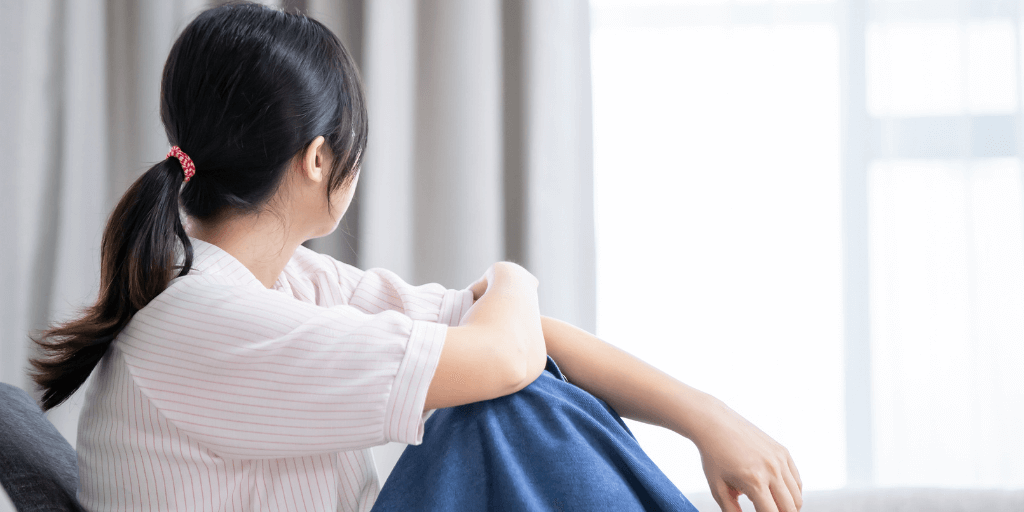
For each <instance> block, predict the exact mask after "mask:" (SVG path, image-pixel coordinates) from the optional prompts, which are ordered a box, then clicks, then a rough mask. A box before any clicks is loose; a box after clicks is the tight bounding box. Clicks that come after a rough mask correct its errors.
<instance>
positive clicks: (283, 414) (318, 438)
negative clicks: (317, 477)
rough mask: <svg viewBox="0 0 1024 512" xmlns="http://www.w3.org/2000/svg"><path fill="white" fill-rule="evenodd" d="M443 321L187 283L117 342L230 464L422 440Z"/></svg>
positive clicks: (174, 413)
mask: <svg viewBox="0 0 1024 512" xmlns="http://www.w3.org/2000/svg"><path fill="white" fill-rule="evenodd" d="M446 329H447V325H445V324H442V323H434V322H428V321H423V320H415V319H412V318H410V317H408V316H405V315H403V314H401V313H399V312H396V311H391V310H386V311H381V312H379V313H375V314H369V313H366V312H365V311H362V310H360V309H358V308H356V307H353V306H351V305H338V306H333V307H322V306H317V305H314V304H309V303H304V302H302V301H299V300H295V299H294V298H291V297H288V296H287V295H285V294H282V293H279V292H276V291H273V290H266V289H260V288H258V287H250V286H238V285H237V284H233V283H228V282H218V280H217V279H216V278H209V277H197V278H189V277H186V278H182V279H180V280H178V281H176V282H175V284H174V285H172V286H171V287H170V288H168V289H167V290H165V291H164V293H162V294H161V295H160V296H158V297H157V298H156V299H154V300H153V302H151V303H150V304H149V305H147V306H146V307H145V308H143V309H142V310H141V311H139V312H138V313H137V314H136V316H135V317H133V319H132V321H131V322H130V323H129V325H128V327H127V328H126V329H125V330H124V331H122V333H121V334H120V335H119V336H118V339H117V342H116V343H115V345H114V346H115V348H116V349H117V350H118V351H119V352H120V353H121V354H122V355H123V357H124V361H125V364H126V365H127V367H128V369H129V373H130V375H131V376H132V378H133V380H134V383H135V385H137V386H138V387H139V388H140V389H141V390H142V392H143V394H144V395H145V396H146V397H147V398H148V399H149V400H150V401H151V402H152V403H153V405H154V406H155V407H156V408H157V409H158V410H159V411H160V414H162V415H164V416H165V417H166V418H167V419H168V420H169V422H170V423H171V424H173V425H174V426H175V427H176V428H178V429H180V430H182V431H183V432H184V433H186V434H187V435H188V436H190V437H193V438H194V439H195V440H196V441H197V442H199V443H201V444H203V445H205V446H207V447H208V448H209V449H210V450H212V451H214V452H215V453H217V454H218V455H220V456H223V457H226V458H275V457H295V456H306V455H311V454H317V453H327V452H338V451H347V450H354V449H361V448H366V447H370V446H376V445H380V444H384V443H386V442H390V441H396V442H400V443H406V444H420V443H421V442H422V440H423V423H424V420H425V415H424V404H425V402H426V394H427V389H428V388H429V385H430V381H431V379H432V378H433V374H434V371H435V370H436V368H437V364H438V360H439V358H440V354H441V348H442V346H443V344H444V337H445V333H446Z"/></svg>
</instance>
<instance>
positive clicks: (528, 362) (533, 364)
mask: <svg viewBox="0 0 1024 512" xmlns="http://www.w3.org/2000/svg"><path fill="white" fill-rule="evenodd" d="M518 339H519V341H523V340H524V339H523V338H522V337H519V338H518ZM541 346H542V347H543V345H541ZM537 358H538V356H537V350H536V347H534V346H532V344H531V343H514V344H510V345H508V346H506V350H505V351H504V354H503V356H502V358H501V359H502V360H503V364H502V368H503V370H504V371H503V372H502V373H503V374H504V383H505V385H504V389H505V392H504V393H503V394H502V396H504V395H511V394H512V393H515V392H517V391H519V390H521V389H523V388H525V387H526V386H529V385H530V383H532V382H533V381H534V380H536V379H537V377H539V376H540V374H541V372H543V371H544V365H543V364H541V366H540V368H539V369H538V367H537V366H538V365H537ZM543 359H544V361H543V363H544V364H546V362H547V357H546V355H545V356H544V358H543Z"/></svg>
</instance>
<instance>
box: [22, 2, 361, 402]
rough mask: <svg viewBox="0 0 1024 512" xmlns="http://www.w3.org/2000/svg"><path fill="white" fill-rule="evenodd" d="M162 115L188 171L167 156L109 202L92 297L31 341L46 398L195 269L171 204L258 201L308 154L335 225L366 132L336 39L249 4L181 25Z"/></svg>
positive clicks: (244, 207) (258, 205) (312, 24)
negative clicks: (189, 163) (38, 351)
mask: <svg viewBox="0 0 1024 512" xmlns="http://www.w3.org/2000/svg"><path fill="white" fill-rule="evenodd" d="M160 118H161V120H162V121H163V124H164V129H165V131H166V132H167V138H168V141H169V142H170V144H171V145H176V146H179V147H181V149H182V150H183V151H184V152H185V153H186V154H188V156H189V157H190V158H191V159H192V160H193V162H194V163H195V166H196V174H195V175H194V176H193V177H192V178H191V179H190V180H189V181H188V182H187V183H185V184H184V186H182V182H183V181H184V173H183V170H182V168H181V164H180V162H179V161H178V160H177V159H175V158H168V159H165V160H163V161H161V162H159V163H157V164H156V165H154V166H153V167H151V168H150V169H149V170H147V171H146V172H145V173H144V174H143V175H142V176H141V177H140V178H139V179H138V180H137V181H136V182H135V183H134V184H133V185H132V186H131V187H130V188H129V189H128V191H127V192H126V193H125V195H124V196H123V197H122V198H121V201H120V202H119V203H118V205H117V207H115V209H114V212H113V213H112V214H111V217H110V220H109V221H108V223H107V227H106V229H105V231H104V234H103V246H102V254H101V267H102V268H101V277H100V295H99V298H98V300H97V302H96V304H95V305H93V306H92V307H90V308H89V309H87V310H86V312H85V314H84V315H83V316H82V317H81V318H79V319H76V320H72V321H70V322H68V323H65V324H62V325H59V326H56V327H53V328H51V329H50V330H48V331H45V332H43V333H42V334H41V336H40V337H39V338H38V339H36V341H37V343H39V344H40V345H41V347H42V348H43V350H44V352H45V355H44V357H41V358H38V359H35V360H33V361H32V364H33V366H34V367H35V369H36V373H35V375H34V377H35V380H36V382H37V383H38V384H39V385H40V387H42V389H43V404H42V405H43V407H44V408H45V409H49V408H51V407H53V406H55V405H57V404H59V403H61V402H62V401H64V400H65V399H66V398H67V397H68V396H70V395H71V394H72V393H74V391H75V390H76V389H78V387H79V386H81V384H82V382H84V381H85V379H86V377H88V376H89V373H91V371H92V369H93V367H95V365H96V363H97V362H99V359H100V358H101V357H102V356H103V354H104V353H105V352H106V349H107V347H108V346H109V345H110V342H111V341H113V339H114V337H115V336H117V334H118V333H119V332H120V331H121V330H122V329H123V328H124V327H125V325H126V324H127V323H128V321H129V320H130V319H131V317H132V316H133V315H134V314H135V312H136V311H138V310H139V309H141V308H142V307H143V306H145V305H146V304H148V303H149V302H150V301H151V300H152V299H153V298H154V297H156V296H157V295H158V294H159V293H160V292H162V291H163V290H164V289H165V288H166V287H167V284H168V282H169V281H170V280H171V279H172V278H173V277H175V276H179V275H185V274H186V273H188V271H189V270H190V268H191V264H192V246H191V243H190V242H189V239H188V236H187V235H186V233H185V230H184V228H183V226H182V222H181V218H180V215H179V207H180V208H181V210H183V211H184V212H185V213H186V214H187V215H188V216H189V217H191V218H193V219H196V220H199V221H206V220H213V219H215V218H219V217H220V216H223V215H248V214H255V213H259V212H262V211H264V210H265V209H268V208H271V207H272V206H273V205H272V204H271V203H272V201H271V200H272V199H273V198H275V197H276V196H277V192H278V191H279V189H280V188H281V187H283V186H285V185H286V183H287V180H288V179H289V174H290V173H289V171H290V170H292V169H293V168H295V167H294V165H295V164H296V163H302V162H303V161H304V160H309V159H311V160H313V161H315V162H316V163H317V164H318V165H322V166H323V169H324V172H323V176H322V178H323V179H322V183H323V186H322V187H321V188H322V191H323V192H324V197H323V202H322V203H318V205H319V204H323V205H326V209H327V212H325V214H326V215H325V218H328V219H334V220H335V224H336V220H337V219H339V218H340V213H339V211H340V212H341V213H343V212H344V210H345V208H346V207H347V204H348V200H349V199H350V198H351V189H352V187H354V184H355V183H354V182H355V180H356V178H357V175H358V168H359V158H360V155H361V154H362V151H363V148H364V147H365V145H366V138H367V117H366V108H365V105H364V100H363V92H362V86H361V84H360V80H359V75H358V72H357V71H356V68H355V64H354V63H353V61H352V58H351V57H350V56H349V54H348V52H347V51H346V50H345V48H344V47H343V46H342V44H341V42H340V41H339V40H338V38H337V37H336V36H335V35H334V34H333V33H331V31H330V30H328V29H327V27H325V26H324V25H323V24H321V23H320V22H318V21H316V20H313V19H310V18H307V17H305V16H302V15H298V14H291V13H286V12H282V11H280V10H276V9H273V8H270V7H266V6H263V5H260V4H254V3H236V4H228V5H223V6H219V7H215V8H212V9H209V10H207V11H204V12H203V13H201V14H200V15H199V16H198V17H196V19H195V20H193V21H192V22H191V23H190V24H189V25H188V26H187V27H186V28H185V30H184V31H183V32H182V33H181V35H180V36H179V37H178V39H177V41H175V43H174V45H173V46H172V48H171V52H170V55H168V57H167V62H166V64H165V65H164V70H163V79H162V81H161V90H160ZM300 167H301V166H300ZM339 203H340V204H339ZM331 229H333V228H331ZM317 234H318V235H319V234H326V232H320V233H317ZM179 256H180V259H181V263H183V264H181V265H177V264H176V263H177V262H178V259H179Z"/></svg>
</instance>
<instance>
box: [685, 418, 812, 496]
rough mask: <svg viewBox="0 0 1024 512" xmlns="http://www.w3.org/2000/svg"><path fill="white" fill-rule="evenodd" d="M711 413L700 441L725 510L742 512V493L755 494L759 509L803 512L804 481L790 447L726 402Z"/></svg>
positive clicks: (706, 469) (707, 473)
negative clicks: (766, 432)
mask: <svg viewBox="0 0 1024 512" xmlns="http://www.w3.org/2000/svg"><path fill="white" fill-rule="evenodd" d="M710 417H711V418H712V421H711V422H709V424H708V428H707V430H706V431H705V432H703V433H702V434H701V436H700V438H699V439H695V440H694V442H695V444H697V448H698V450H700V455H701V462H702V464H703V466H704V475H705V476H707V479H708V485H709V486H710V487H711V494H712V495H713V496H714V497H715V501H717V502H718V506H719V507H721V508H722V512H741V511H740V504H739V499H738V498H739V495H740V494H745V495H747V497H748V498H750V501H751V502H753V503H754V508H755V509H756V510H757V512H796V511H798V510H800V508H801V507H802V506H803V482H802V481H801V480H800V472H799V471H797V469H796V464H795V463H794V462H793V458H792V457H791V456H790V455H789V451H788V450H786V448H785V447H783V446H782V445H781V444H779V443H777V442H776V441H775V440H774V439H772V438H771V437H769V436H768V434H765V433H764V432H762V431H761V430H760V429H759V428H757V427H755V426H754V425H753V424H752V423H750V422H749V421H747V420H746V419H744V418H743V417H742V416H740V415H739V414H737V413H736V412H735V411H733V410H732V409H730V408H728V407H726V406H725V404H722V403H721V402H717V403H716V406H715V407H714V411H712V412H711V414H710Z"/></svg>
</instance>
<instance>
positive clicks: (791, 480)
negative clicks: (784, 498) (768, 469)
mask: <svg viewBox="0 0 1024 512" xmlns="http://www.w3.org/2000/svg"><path fill="white" fill-rule="evenodd" d="M790 466H793V464H792V463H791V464H790ZM796 478H797V477H796V476H795V475H794V474H793V473H792V472H791V471H789V470H787V469H786V468H783V470H782V479H783V481H785V483H786V487H787V488H788V489H789V495H790V496H792V497H793V504H794V505H796V510H800V509H801V508H803V506H804V496H803V492H804V491H803V488H801V486H800V482H797V480H796ZM776 502H778V500H776ZM780 508H781V507H780Z"/></svg>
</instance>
